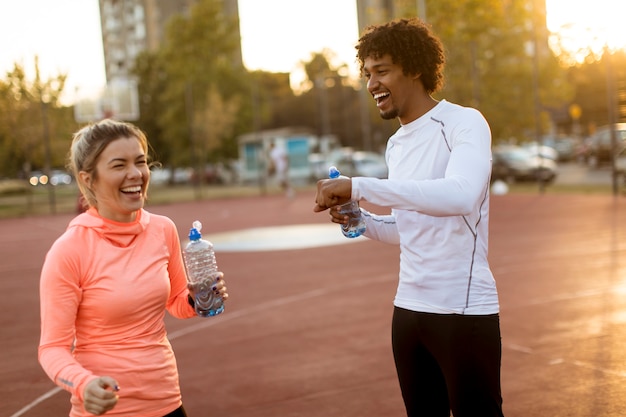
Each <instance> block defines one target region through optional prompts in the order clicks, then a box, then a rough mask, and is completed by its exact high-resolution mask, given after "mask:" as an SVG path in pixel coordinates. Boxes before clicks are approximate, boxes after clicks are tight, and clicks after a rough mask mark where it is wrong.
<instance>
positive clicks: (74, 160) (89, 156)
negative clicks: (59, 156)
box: [67, 119, 148, 207]
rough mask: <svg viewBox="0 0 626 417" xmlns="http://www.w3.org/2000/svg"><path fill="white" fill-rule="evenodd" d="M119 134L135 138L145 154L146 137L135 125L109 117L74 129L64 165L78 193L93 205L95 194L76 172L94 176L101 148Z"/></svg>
mask: <svg viewBox="0 0 626 417" xmlns="http://www.w3.org/2000/svg"><path fill="white" fill-rule="evenodd" d="M120 138H135V139H137V140H138V141H139V143H140V145H141V148H142V149H143V151H144V152H145V153H146V157H148V139H147V137H146V134H145V133H144V132H143V131H142V130H141V129H139V128H138V127H137V126H135V125H133V124H131V123H126V122H120V121H116V120H112V119H105V120H102V121H100V122H96V123H91V124H89V125H87V126H85V127H83V128H81V129H80V130H79V131H78V132H76V133H74V136H73V139H72V146H71V147H70V152H69V156H68V162H67V168H68V170H69V171H70V172H71V173H72V174H73V175H74V178H76V182H77V183H78V188H79V189H80V192H81V194H82V195H83V197H84V198H85V200H86V201H87V203H88V204H89V206H91V207H93V206H96V204H97V201H96V196H95V195H94V193H93V191H91V189H90V188H89V187H88V186H87V184H85V183H84V182H83V181H82V180H81V179H80V175H79V174H80V172H81V171H85V172H87V173H89V174H90V175H91V177H92V178H93V179H96V178H97V176H98V172H97V171H96V164H97V163H98V158H99V157H100V154H102V152H103V151H104V149H105V148H106V147H107V146H108V145H109V144H110V143H111V142H113V141H115V140H117V139H120Z"/></svg>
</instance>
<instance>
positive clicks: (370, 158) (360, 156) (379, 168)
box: [309, 150, 388, 182]
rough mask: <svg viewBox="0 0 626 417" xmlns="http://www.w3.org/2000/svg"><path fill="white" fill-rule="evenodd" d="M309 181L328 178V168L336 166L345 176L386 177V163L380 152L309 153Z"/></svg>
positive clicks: (342, 151)
mask: <svg viewBox="0 0 626 417" xmlns="http://www.w3.org/2000/svg"><path fill="white" fill-rule="evenodd" d="M309 166H310V169H311V181H313V182H315V181H317V180H318V179H322V178H328V168H329V167H331V166H335V167H337V169H338V170H339V171H340V172H341V175H345V176H346V177H374V178H387V173H388V170H387V163H386V162H385V157H384V156H383V155H382V154H378V153H375V152H369V151H352V150H341V151H338V152H334V153H332V154H330V155H328V156H324V155H322V154H317V153H315V154H311V155H309Z"/></svg>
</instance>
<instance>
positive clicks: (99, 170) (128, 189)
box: [80, 137, 150, 222]
mask: <svg viewBox="0 0 626 417" xmlns="http://www.w3.org/2000/svg"><path fill="white" fill-rule="evenodd" d="M80 175H81V179H82V181H84V183H85V184H86V185H87V187H88V188H90V189H91V190H92V191H93V193H94V195H95V197H96V200H97V204H96V207H97V209H98V213H100V215H101V216H102V217H104V218H106V219H110V220H114V221H117V222H131V221H133V220H134V219H135V217H136V215H137V211H138V210H140V209H141V208H143V205H144V202H145V200H146V193H147V191H148V184H149V182H150V169H149V167H148V157H147V155H146V152H145V151H144V149H143V148H142V146H141V143H140V142H139V140H138V139H137V138H134V137H122V138H119V139H116V140H114V141H112V142H111V143H109V144H108V145H107V147H106V148H104V150H103V151H102V153H101V154H100V156H99V157H98V160H97V162H96V167H95V170H94V173H93V174H90V173H87V172H85V171H81V172H80Z"/></svg>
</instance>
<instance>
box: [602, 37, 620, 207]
mask: <svg viewBox="0 0 626 417" xmlns="http://www.w3.org/2000/svg"><path fill="white" fill-rule="evenodd" d="M604 59H605V60H606V97H607V105H608V106H607V107H608V112H609V131H610V134H611V182H612V185H613V195H617V194H618V192H619V190H618V185H617V168H616V166H615V156H616V155H617V136H616V132H615V123H616V120H615V107H616V106H615V80H614V76H613V63H612V62H611V54H610V52H609V48H608V46H607V45H605V46H604Z"/></svg>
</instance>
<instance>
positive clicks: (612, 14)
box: [0, 0, 626, 95]
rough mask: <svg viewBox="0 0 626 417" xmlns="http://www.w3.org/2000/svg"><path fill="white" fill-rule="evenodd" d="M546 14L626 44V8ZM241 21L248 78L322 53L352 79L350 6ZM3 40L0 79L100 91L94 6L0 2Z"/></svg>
mask: <svg viewBox="0 0 626 417" xmlns="http://www.w3.org/2000/svg"><path fill="white" fill-rule="evenodd" d="M547 8H548V9H547V10H548V27H549V29H550V30H553V31H554V30H558V28H559V27H560V26H562V25H563V24H566V23H575V24H576V26H577V27H579V28H583V27H592V28H595V29H597V30H596V32H595V33H596V34H597V37H600V36H604V37H607V38H609V39H621V42H622V44H621V46H624V44H626V29H624V26H623V25H620V24H619V23H618V19H620V18H621V19H623V16H624V14H626V2H624V1H623V0H594V2H593V7H589V5H587V4H586V3H585V2H578V1H572V0H547ZM616 8H620V9H621V10H616ZM330 11H332V13H331V12H330ZM239 14H240V26H241V36H242V54H243V60H244V65H245V66H246V68H248V69H249V70H255V69H262V70H266V71H276V72H294V71H296V69H297V68H298V63H299V62H301V61H308V60H309V58H310V56H311V54H312V53H315V52H321V51H322V50H323V49H324V48H327V49H330V50H332V51H333V52H334V53H335V54H336V55H337V61H336V63H337V64H342V63H345V64H348V66H349V67H350V68H351V70H352V71H354V73H356V64H355V62H354V56H355V50H354V44H355V43H356V41H357V39H358V26H357V18H356V1H355V0H315V1H310V0H306V1H305V0H262V1H261V0H239ZM581 22H584V23H581ZM605 27H612V29H605ZM0 40H1V41H0V74H4V73H5V72H6V71H9V70H11V69H12V68H13V64H14V63H16V62H17V63H20V64H22V65H24V66H25V68H26V70H27V71H30V72H32V71H33V68H34V59H35V56H38V57H39V66H40V68H41V70H42V73H43V74H42V75H43V76H44V77H46V76H53V75H56V74H58V73H60V72H61V73H67V74H68V81H67V83H68V85H67V87H66V90H67V91H78V92H79V94H80V95H85V94H89V93H91V92H95V91H97V90H98V89H99V88H101V87H102V86H104V84H105V75H104V61H103V56H102V54H103V53H102V38H101V32H100V20H99V10H98V0H0ZM587 42H589V41H587ZM29 74H30V73H29Z"/></svg>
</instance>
